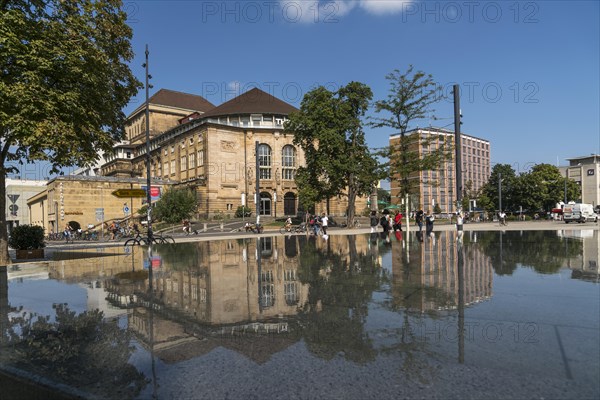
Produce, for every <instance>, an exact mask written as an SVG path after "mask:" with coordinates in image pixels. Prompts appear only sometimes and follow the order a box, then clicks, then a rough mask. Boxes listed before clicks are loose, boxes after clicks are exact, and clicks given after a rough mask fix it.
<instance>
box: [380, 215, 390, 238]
mask: <svg viewBox="0 0 600 400" xmlns="http://www.w3.org/2000/svg"><path fill="white" fill-rule="evenodd" d="M379 224H380V225H381V227H382V228H383V233H384V234H387V233H388V232H389V231H390V215H389V214H383V215H382V216H381V218H380V219H379Z"/></svg>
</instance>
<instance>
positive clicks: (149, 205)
mask: <svg viewBox="0 0 600 400" xmlns="http://www.w3.org/2000/svg"><path fill="white" fill-rule="evenodd" d="M145 54H146V62H145V63H144V65H143V67H144V68H146V201H147V207H146V209H147V212H146V222H147V223H146V228H147V229H148V242H149V243H152V223H151V221H152V218H151V209H152V194H151V190H152V186H151V185H152V182H151V180H150V104H149V95H150V87H151V85H150V82H149V80H150V78H151V76H150V74H149V73H148V55H149V54H150V52H149V51H148V45H146V52H145ZM150 247H151V246H150Z"/></svg>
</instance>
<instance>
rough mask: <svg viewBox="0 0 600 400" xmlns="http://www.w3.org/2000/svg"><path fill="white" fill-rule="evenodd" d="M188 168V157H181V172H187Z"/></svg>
mask: <svg viewBox="0 0 600 400" xmlns="http://www.w3.org/2000/svg"><path fill="white" fill-rule="evenodd" d="M186 169H188V168H187V157H186V156H181V170H182V171H185V170H186Z"/></svg>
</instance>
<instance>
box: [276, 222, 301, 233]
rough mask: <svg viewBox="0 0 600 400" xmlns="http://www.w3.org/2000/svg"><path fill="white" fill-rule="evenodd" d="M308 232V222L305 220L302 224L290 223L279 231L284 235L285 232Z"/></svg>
mask: <svg viewBox="0 0 600 400" xmlns="http://www.w3.org/2000/svg"><path fill="white" fill-rule="evenodd" d="M305 232H306V224H305V223H304V222H303V223H301V224H300V225H289V226H282V227H281V228H280V229H279V233H281V234H282V235H285V234H288V233H289V234H292V233H305Z"/></svg>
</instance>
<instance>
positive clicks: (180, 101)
mask: <svg viewBox="0 0 600 400" xmlns="http://www.w3.org/2000/svg"><path fill="white" fill-rule="evenodd" d="M294 111H296V108H295V107H293V106H292V105H290V104H288V103H286V102H284V101H282V100H279V99H277V98H276V97H274V96H272V95H270V94H268V93H266V92H264V91H262V90H260V89H257V88H254V89H251V90H249V91H248V92H246V93H243V94H241V95H240V96H238V97H235V98H233V99H232V100H229V101H227V102H225V103H223V104H221V105H220V106H217V107H215V106H213V105H212V104H211V103H209V102H208V101H206V100H205V99H203V98H202V97H200V96H195V95H190V94H185V93H179V92H173V91H169V90H165V89H161V90H160V91H158V92H157V93H156V94H155V95H154V96H152V97H151V98H150V99H149V119H150V159H151V162H150V164H151V176H152V178H153V179H155V178H157V179H163V180H165V181H167V182H171V183H173V184H175V186H176V187H187V188H189V189H190V190H193V191H195V193H196V195H197V198H198V215H199V216H200V217H209V218H210V217H212V216H214V215H217V214H220V213H222V214H223V215H230V216H233V215H234V214H235V211H236V209H237V208H238V207H239V206H241V205H243V204H242V203H245V205H246V206H248V207H250V208H251V209H252V212H253V213H255V212H256V206H255V199H256V198H257V197H258V211H259V213H260V215H265V216H272V217H281V216H288V215H296V213H297V212H298V211H300V210H301V206H300V202H299V199H298V188H297V186H296V183H295V180H294V179H295V175H296V170H297V169H298V167H299V166H301V165H303V163H304V154H303V152H302V150H301V149H300V148H298V147H296V146H294V145H293V135H292V134H290V132H287V131H285V129H284V123H285V121H286V120H287V118H288V115H289V114H290V113H291V112H294ZM145 119H146V116H145V104H144V105H142V106H140V107H139V108H137V109H136V110H135V111H134V112H133V113H132V114H131V115H130V116H129V117H128V121H127V125H126V140H125V141H124V142H122V143H121V144H119V145H117V146H116V147H115V152H114V153H113V154H112V155H107V156H105V157H106V160H107V162H106V163H105V164H104V165H103V166H102V167H101V169H100V174H101V175H104V176H116V177H125V176H126V177H144V178H145V177H146V158H147V157H146V134H145V132H146V121H145ZM256 142H258V154H257V152H256ZM257 158H258V163H259V173H258V176H259V180H260V193H259V196H256V193H255V191H256V190H255V187H256V175H257V174H256V161H257ZM329 205H330V213H331V214H333V215H343V214H344V213H345V212H346V201H345V199H343V198H336V199H331V200H330V203H329ZM363 208H366V199H358V200H357V211H358V212H360V211H361V210H362V209H363ZM317 211H319V212H321V211H325V209H324V206H323V205H321V206H320V207H319V206H317Z"/></svg>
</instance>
